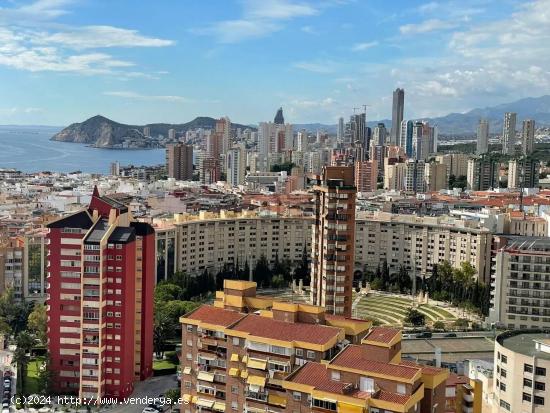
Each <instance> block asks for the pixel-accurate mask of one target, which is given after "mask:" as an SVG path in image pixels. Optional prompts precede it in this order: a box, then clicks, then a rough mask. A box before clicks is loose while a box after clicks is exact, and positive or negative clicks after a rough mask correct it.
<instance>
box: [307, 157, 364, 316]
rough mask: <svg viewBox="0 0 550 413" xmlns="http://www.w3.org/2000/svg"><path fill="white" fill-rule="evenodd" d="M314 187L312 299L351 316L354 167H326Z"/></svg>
mask: <svg viewBox="0 0 550 413" xmlns="http://www.w3.org/2000/svg"><path fill="white" fill-rule="evenodd" d="M314 189H315V195H316V212H315V225H314V227H313V232H312V250H311V258H312V261H311V266H312V271H311V302H312V304H314V305H319V306H322V307H325V308H326V310H327V312H328V313H330V314H338V315H344V316H347V317H350V316H351V304H352V303H351V299H352V298H351V295H352V283H353V272H354V263H355V261H354V260H355V256H354V254H355V197H356V193H357V188H356V187H355V180H354V171H353V167H343V166H327V167H325V168H324V169H323V174H322V176H321V181H320V183H319V185H317V186H315V187H314Z"/></svg>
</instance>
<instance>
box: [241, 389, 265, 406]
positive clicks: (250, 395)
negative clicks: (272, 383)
mask: <svg viewBox="0 0 550 413" xmlns="http://www.w3.org/2000/svg"><path fill="white" fill-rule="evenodd" d="M245 396H246V398H247V399H250V400H255V401H259V402H262V403H267V399H268V393H267V392H253V391H246V392H245Z"/></svg>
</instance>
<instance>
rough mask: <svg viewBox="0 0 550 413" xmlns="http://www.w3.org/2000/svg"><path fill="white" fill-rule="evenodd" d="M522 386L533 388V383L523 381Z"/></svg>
mask: <svg viewBox="0 0 550 413" xmlns="http://www.w3.org/2000/svg"><path fill="white" fill-rule="evenodd" d="M523 385H524V386H525V387H533V381H532V380H529V379H523Z"/></svg>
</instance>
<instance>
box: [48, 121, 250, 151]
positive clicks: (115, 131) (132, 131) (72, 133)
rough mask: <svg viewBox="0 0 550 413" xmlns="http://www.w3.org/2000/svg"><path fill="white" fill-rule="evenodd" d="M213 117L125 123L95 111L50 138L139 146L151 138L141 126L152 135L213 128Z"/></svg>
mask: <svg viewBox="0 0 550 413" xmlns="http://www.w3.org/2000/svg"><path fill="white" fill-rule="evenodd" d="M215 125H216V119H214V118H209V117H205V116H202V117H198V118H195V119H193V120H192V121H190V122H187V123H181V124H170V123H150V124H147V125H139V126H138V125H126V124H123V123H118V122H115V121H113V120H111V119H108V118H106V117H104V116H101V115H97V116H93V117H91V118H90V119H87V120H85V121H84V122H81V123H73V124H71V125H69V126H67V127H66V128H65V129H63V130H62V131H60V132H58V133H56V134H55V135H53V136H52V138H51V140H54V141H62V142H75V143H86V144H89V145H92V146H95V147H98V148H113V147H119V146H120V145H122V143H123V142H125V141H129V140H130V141H134V142H139V145H138V146H140V147H144V146H147V145H148V144H150V141H151V139H150V138H146V137H145V136H144V135H143V128H145V127H148V128H150V131H151V136H158V135H163V136H164V137H167V136H168V130H169V129H174V130H175V131H176V132H186V131H188V130H190V129H196V128H204V129H214V127H215ZM232 126H233V128H242V129H246V128H251V129H254V128H253V127H250V126H246V125H240V124H235V123H234V124H232Z"/></svg>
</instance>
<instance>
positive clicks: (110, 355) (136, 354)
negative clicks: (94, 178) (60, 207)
mask: <svg viewBox="0 0 550 413" xmlns="http://www.w3.org/2000/svg"><path fill="white" fill-rule="evenodd" d="M47 228H48V231H49V232H48V234H47V241H48V255H47V259H48V266H47V270H48V275H47V281H48V288H47V294H48V299H47V302H46V303H47V305H48V349H49V354H50V358H51V364H50V366H49V369H50V370H51V372H52V373H53V374H54V375H55V377H56V380H55V383H54V385H55V387H56V391H58V392H60V393H61V394H78V395H79V396H80V397H86V398H101V397H105V396H109V397H116V398H123V397H126V396H128V395H130V394H131V393H132V391H133V389H134V382H135V381H138V380H144V379H146V378H147V377H149V376H151V375H152V373H153V370H152V355H153V297H152V291H153V288H154V282H155V280H154V277H155V267H154V265H155V234H154V231H153V228H152V227H151V226H150V225H149V224H146V223H141V222H136V221H133V220H132V217H131V215H130V214H129V212H128V208H127V207H126V206H125V205H123V204H121V203H119V202H118V201H115V200H113V199H111V198H108V197H105V196H103V197H102V196H100V195H99V193H98V191H97V188H96V189H94V193H93V195H92V199H91V202H90V205H89V207H88V209H85V210H82V211H79V212H76V213H74V214H71V215H69V216H66V217H63V218H61V219H58V220H57V221H54V222H51V223H50V224H48V225H47Z"/></svg>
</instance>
